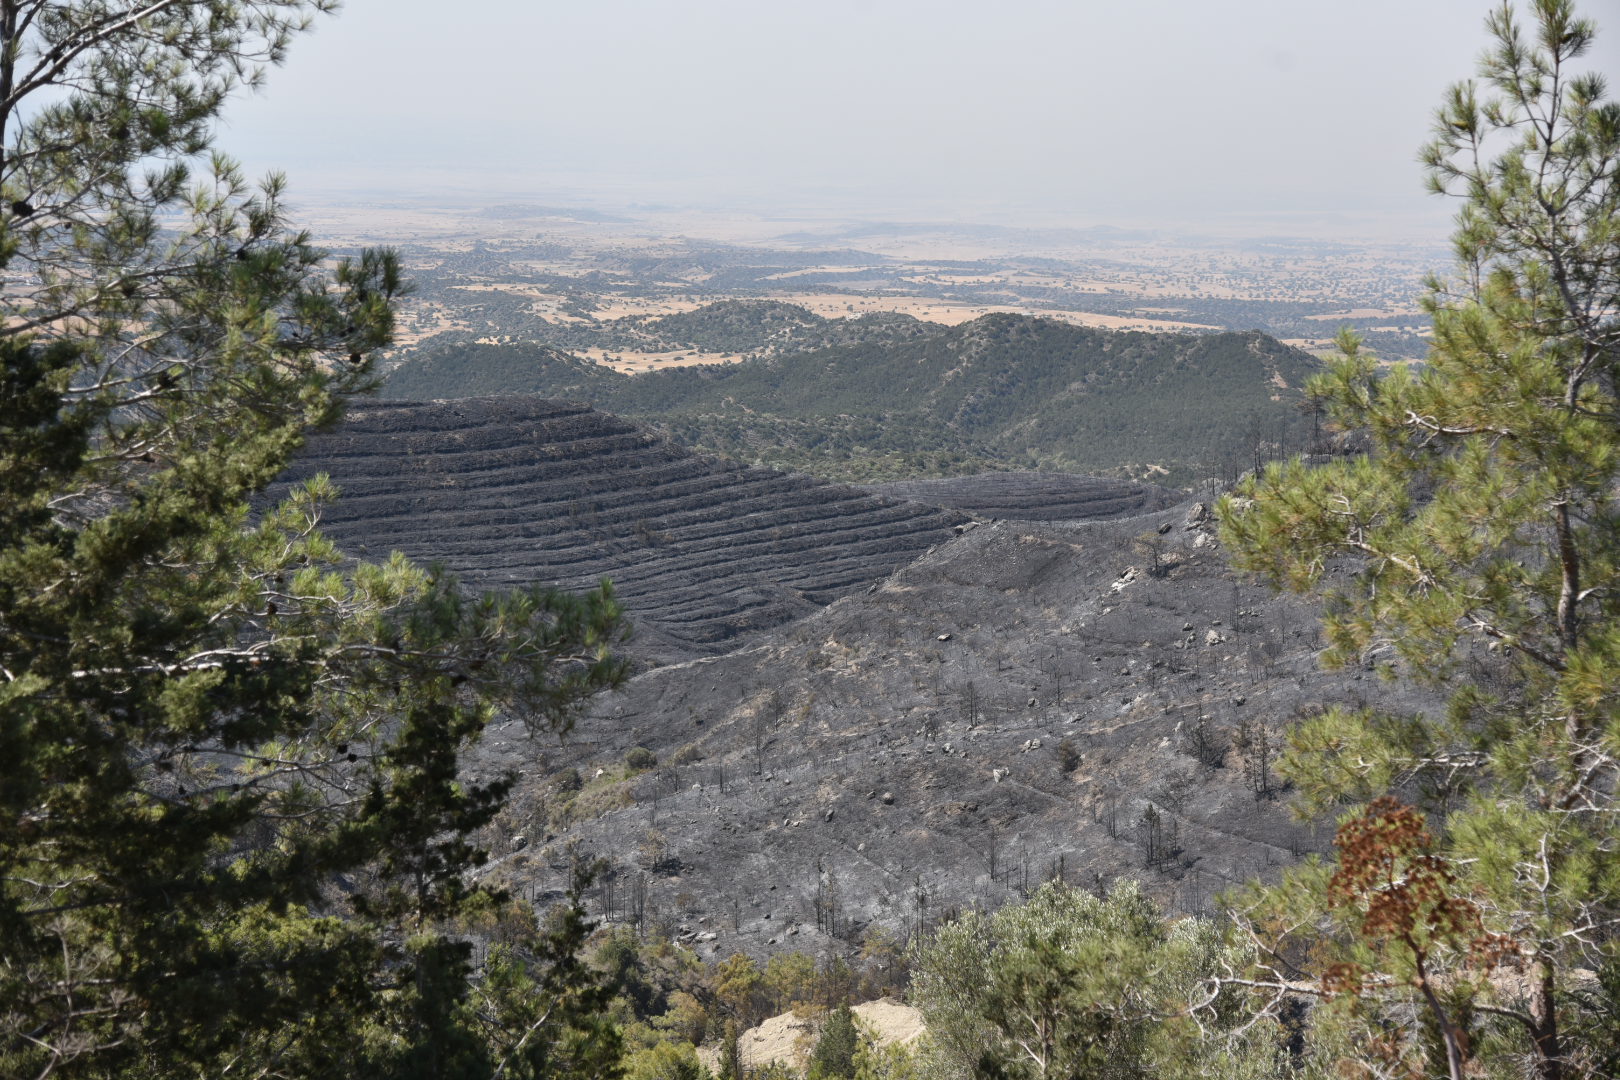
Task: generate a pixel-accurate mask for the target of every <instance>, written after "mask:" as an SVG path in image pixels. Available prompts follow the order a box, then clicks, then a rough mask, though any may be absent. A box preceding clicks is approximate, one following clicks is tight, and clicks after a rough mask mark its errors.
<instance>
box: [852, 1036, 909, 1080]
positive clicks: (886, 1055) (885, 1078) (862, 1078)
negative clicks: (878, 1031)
mask: <svg viewBox="0 0 1620 1080" xmlns="http://www.w3.org/2000/svg"><path fill="white" fill-rule="evenodd" d="M924 1039H926V1036H924ZM919 1044H921V1045H922V1047H923V1048H924V1049H926V1043H925V1042H923V1041H922V1040H919V1042H917V1043H890V1044H888V1045H887V1046H879V1045H877V1043H875V1042H874V1041H873V1040H872V1039H870V1038H867V1037H866V1036H865V1034H864V1033H863V1035H862V1038H861V1040H860V1045H859V1046H857V1047H856V1049H855V1080H922V1078H923V1075H924V1074H923V1071H922V1065H921V1062H920V1060H919V1059H920V1055H919V1053H918V1049H919Z"/></svg>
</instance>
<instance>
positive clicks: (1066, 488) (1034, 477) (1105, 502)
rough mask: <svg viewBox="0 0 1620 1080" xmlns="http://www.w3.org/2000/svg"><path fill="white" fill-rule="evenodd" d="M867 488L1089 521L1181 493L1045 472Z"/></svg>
mask: <svg viewBox="0 0 1620 1080" xmlns="http://www.w3.org/2000/svg"><path fill="white" fill-rule="evenodd" d="M867 490H868V491H873V492H876V493H877V494H879V495H887V496H890V497H891V498H896V499H908V500H910V501H912V502H920V503H927V504H928V505H929V506H944V507H950V508H951V509H954V510H962V511H965V512H967V513H970V514H974V515H976V516H978V517H986V518H1001V519H1005V520H1009V521H1089V520H1092V519H1095V518H1112V517H1120V516H1122V515H1125V514H1145V513H1148V512H1150V511H1153V510H1159V509H1162V508H1164V507H1166V506H1169V505H1171V504H1172V503H1174V502H1176V501H1177V500H1178V498H1179V496H1177V495H1175V494H1173V493H1172V492H1169V491H1166V490H1165V489H1164V488H1162V487H1159V486H1158V485H1157V484H1145V483H1140V482H1137V481H1134V480H1115V479H1112V478H1111V477H1106V476H1075V475H1073V474H1072V473H1040V472H998V473H982V474H980V475H978V476H962V477H951V478H945V479H939V480H897V481H895V482H894V483H889V484H871V485H868V487H867Z"/></svg>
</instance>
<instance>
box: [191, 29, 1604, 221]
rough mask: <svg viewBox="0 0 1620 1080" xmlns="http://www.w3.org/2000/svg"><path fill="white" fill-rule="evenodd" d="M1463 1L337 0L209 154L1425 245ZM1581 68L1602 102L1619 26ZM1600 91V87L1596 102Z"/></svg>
mask: <svg viewBox="0 0 1620 1080" xmlns="http://www.w3.org/2000/svg"><path fill="white" fill-rule="evenodd" d="M1488 7H1489V3H1488V2H1487V0H1137V2H1135V3H1130V4H1126V3H1121V2H1118V0H1000V2H992V0H972V2H964V0H814V2H810V0H730V2H728V0H574V2H571V3H537V2H534V0H459V2H458V3H456V4H454V5H449V4H446V3H445V2H444V0H348V2H347V4H346V8H345V10H344V11H343V13H342V14H341V15H339V16H338V17H337V18H336V19H335V20H325V21H323V22H321V23H320V24H319V26H318V29H317V30H316V32H315V33H314V34H312V35H310V36H308V37H306V38H304V39H302V40H300V41H298V42H297V43H296V44H295V45H294V49H293V53H292V57H291V60H290V62H289V63H288V64H287V65H286V67H284V68H282V69H279V70H277V71H274V72H272V73H271V76H270V82H269V85H268V87H267V88H266V89H265V91H264V92H263V93H262V94H260V95H257V96H256V97H254V98H253V99H250V100H244V101H240V102H238V103H236V104H235V105H234V106H232V108H231V110H230V112H229V114H228V123H227V127H226V129H225V131H224V132H223V133H222V139H221V142H222V145H223V146H224V147H225V148H226V149H227V150H229V151H231V152H233V153H235V154H237V155H238V156H240V157H242V158H243V159H244V160H245V161H246V162H247V163H248V164H249V165H250V166H251V167H253V168H254V169H255V170H256V171H257V170H262V169H263V168H267V167H270V166H277V167H283V168H286V169H287V170H288V171H289V172H291V173H292V178H293V181H294V190H295V192H296V191H297V190H298V189H299V187H300V186H303V187H305V188H306V189H309V190H315V189H319V190H321V191H323V192H332V191H342V190H345V189H354V190H356V191H360V190H363V189H371V190H386V189H390V188H392V189H395V190H400V191H402V192H410V191H412V190H419V189H424V188H428V187H446V188H448V187H454V188H458V189H461V190H463V191H465V192H468V193H474V192H479V191H483V190H488V191H490V192H492V193H494V192H506V193H525V194H528V195H531V196H532V197H534V198H536V199H537V200H540V201H544V200H546V199H552V198H554V199H563V198H566V199H569V200H572V201H579V200H584V199H592V200H598V201H600V202H601V203H603V204H604V205H606V204H610V203H615V202H618V203H622V202H625V201H630V200H651V201H662V202H676V203H701V204H705V205H709V206H725V205H735V206H738V207H746V208H750V209H759V208H767V207H772V206H780V207H782V208H791V207H795V206H802V205H822V206H831V205H837V206H840V207H842V208H844V209H847V210H850V211H852V212H857V213H859V212H863V211H864V212H868V213H872V214H889V215H891V216H892V215H894V214H897V213H906V212H910V213H912V214H913V215H914V216H918V217H929V218H943V217H957V218H961V219H967V220H996V219H999V218H1009V219H1010V218H1011V217H1013V216H1018V215H1024V216H1031V215H1033V216H1035V217H1039V216H1042V215H1051V216H1056V217H1068V218H1072V219H1074V220H1077V221H1086V220H1090V221H1108V220H1119V221H1122V222H1136V223H1140V222H1153V221H1155V220H1159V219H1163V220H1165V221H1189V220H1194V221H1195V220H1200V219H1205V218H1208V219H1211V220H1214V219H1217V218H1218V219H1223V220H1242V219H1244V217H1245V216H1246V215H1288V214H1295V213H1297V214H1300V215H1303V216H1308V215H1324V214H1329V215H1331V214H1343V215H1346V216H1347V217H1349V218H1363V219H1364V218H1368V217H1374V216H1381V215H1389V216H1391V217H1392V218H1395V217H1400V218H1406V217H1415V218H1423V217H1425V216H1428V217H1434V218H1440V217H1443V215H1444V213H1445V211H1444V209H1443V206H1442V204H1441V203H1440V202H1439V201H1438V200H1429V199H1427V198H1426V197H1425V196H1424V195H1423V193H1422V186H1421V177H1420V173H1419V170H1418V168H1417V166H1416V165H1415V163H1414V155H1415V153H1416V150H1417V148H1418V146H1419V145H1420V144H1421V143H1422V142H1423V140H1424V138H1425V137H1426V132H1427V128H1428V124H1429V116H1430V112H1431V110H1432V109H1433V107H1434V106H1435V105H1436V104H1437V103H1438V102H1439V100H1440V97H1441V94H1442V92H1443V90H1444V88H1445V87H1446V86H1447V85H1448V84H1449V83H1451V82H1453V81H1455V80H1457V79H1459V78H1461V77H1463V76H1466V75H1469V74H1471V73H1472V70H1473V64H1474V59H1475V57H1476V56H1477V55H1478V53H1479V52H1480V51H1481V49H1482V48H1483V47H1484V45H1485V36H1484V32H1483V28H1482V23H1483V18H1484V15H1485V12H1486V11H1487V10H1488ZM1583 10H1584V11H1585V13H1586V14H1588V15H1591V16H1593V17H1595V18H1596V19H1597V20H1598V22H1599V25H1600V27H1602V28H1605V29H1606V30H1607V31H1608V32H1607V33H1606V34H1604V35H1603V36H1602V37H1600V40H1599V44H1598V48H1597V49H1596V50H1594V52H1593V53H1592V54H1589V57H1588V61H1589V63H1588V64H1587V65H1586V66H1587V67H1589V68H1593V69H1596V70H1600V71H1604V72H1608V73H1612V74H1613V75H1614V76H1620V0H1586V3H1585V4H1584V5H1583ZM1613 81H1615V82H1620V78H1615V79H1614V80H1613Z"/></svg>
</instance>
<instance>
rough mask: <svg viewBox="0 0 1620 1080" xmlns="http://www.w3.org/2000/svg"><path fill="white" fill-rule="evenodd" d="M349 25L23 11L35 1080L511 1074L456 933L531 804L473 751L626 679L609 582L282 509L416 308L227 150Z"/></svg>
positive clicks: (208, 14) (12, 15)
mask: <svg viewBox="0 0 1620 1080" xmlns="http://www.w3.org/2000/svg"><path fill="white" fill-rule="evenodd" d="M333 7H335V4H334V3H331V2H329V0H239V2H225V0H208V2H202V0H184V2H183V0H142V2H135V0H61V2H45V0H0V155H3V156H0V267H3V269H4V270H5V273H6V279H7V286H6V289H5V291H4V294H3V295H0V310H3V312H4V318H0V761H3V762H4V767H3V768H0V1074H3V1075H6V1076H29V1077H45V1076H57V1077H69V1076H85V1077H97V1076H120V1077H143V1076H152V1077H165V1078H169V1077H184V1076H219V1075H227V1074H228V1075H233V1076H235V1075H243V1076H262V1075H277V1076H322V1075H327V1076H364V1075H380V1074H387V1075H390V1076H409V1075H421V1076H458V1077H459V1076H477V1075H480V1074H487V1073H488V1072H490V1071H491V1070H492V1069H494V1068H497V1067H499V1066H498V1061H499V1053H500V1052H501V1049H502V1047H503V1046H505V1045H508V1044H506V1043H503V1042H502V1040H500V1039H492V1038H489V1037H486V1035H485V1034H484V1032H483V1027H482V1025H481V1022H480V1021H479V1020H478V1019H477V1017H476V1016H475V1015H474V1013H475V1010H474V1008H473V1005H472V1002H471V993H472V990H473V981H474V979H473V976H474V974H475V973H474V972H473V971H472V967H471V955H470V949H469V946H468V945H467V943H466V942H465V941H464V940H462V939H460V938H459V937H458V936H456V935H454V934H452V933H451V932H450V931H449V930H448V929H447V922H448V920H450V919H451V918H452V917H453V916H454V915H456V914H457V912H458V911H460V910H462V909H463V908H464V907H465V906H466V905H467V904H468V903H470V902H474V901H482V899H483V896H482V893H483V890H481V889H480V888H479V887H478V886H476V885H475V884H472V883H471V878H470V877H469V871H470V870H472V869H474V868H476V867H477V865H478V864H479V863H480V862H482V861H483V858H484V856H483V854H482V852H480V851H479V850H478V849H477V847H476V845H475V844H474V843H473V842H472V839H471V838H472V834H473V833H474V832H475V830H477V829H479V828H480V827H482V826H483V825H485V824H486V823H488V822H489V821H490V820H491V819H492V817H493V816H494V814H495V813H496V812H497V811H498V810H499V809H500V807H501V804H502V801H503V799H504V797H505V795H506V792H507V789H508V787H509V783H510V782H509V780H508V779H506V778H496V779H494V780H491V781H488V782H484V783H472V782H465V781H463V780H462V779H461V778H460V776H459V775H458V761H459V757H460V754H461V752H462V750H463V749H464V748H465V747H466V746H467V745H469V744H470V742H472V741H473V740H475V739H476V738H477V737H478V735H479V733H480V732H481V731H482V729H483V728H484V726H485V725H486V724H487V723H488V722H489V720H490V718H491V717H492V716H493V715H495V714H496V712H497V711H502V712H504V713H506V714H508V715H516V716H522V717H525V718H526V719H528V720H529V721H530V722H532V723H533V724H535V725H537V726H540V727H559V726H566V724H567V723H568V722H569V719H570V717H571V716H572V715H573V711H574V710H575V709H576V708H577V707H578V705H579V703H580V702H581V701H582V699H583V698H584V697H585V696H586V695H587V694H589V693H590V692H591V691H592V690H594V689H596V688H599V687H603V686H607V685H611V684H612V683H613V682H614V681H615V680H617V679H618V678H620V677H621V676H622V670H623V669H622V665H621V664H620V663H619V662H618V661H616V660H615V659H613V657H612V656H611V655H610V653H609V652H608V649H609V647H610V646H611V645H613V644H614V643H615V642H616V641H617V640H619V638H620V637H621V636H622V632H623V628H622V625H621V622H620V618H619V614H618V611H617V609H616V607H615V605H614V603H613V600H612V597H611V594H610V592H609V591H608V590H606V589H605V588H604V589H602V590H599V591H597V592H595V593H592V594H589V595H586V596H580V597H570V596H558V595H553V594H550V593H546V592H542V591H537V590H531V591H523V592H517V593H512V594H506V595H492V596H484V597H470V596H468V595H467V594H465V593H464V592H463V591H462V590H461V589H459V588H458V587H457V586H456V584H455V583H454V582H453V581H452V580H450V579H449V578H447V577H446V576H444V575H443V574H440V573H438V572H436V571H425V570H422V569H419V568H417V567H414V566H412V565H410V564H409V563H408V562H406V561H405V560H403V559H402V558H398V557H395V558H392V559H390V560H388V561H386V562H384V563H381V564H375V565H371V564H360V565H354V564H350V563H346V562H344V561H343V560H342V559H341V556H340V554H339V553H338V552H337V551H335V550H334V549H333V547H332V546H331V545H330V544H329V543H328V542H327V541H326V540H324V539H323V538H322V537H321V535H320V532H319V529H318V522H319V515H320V509H321V506H322V505H323V504H324V503H325V502H326V501H327V500H328V499H330V498H331V497H332V495H333V492H332V491H331V490H330V488H329V485H326V484H325V483H324V482H321V481H317V482H315V483H313V484H311V485H309V486H308V487H307V488H305V489H302V490H299V491H297V492H295V493H294V494H293V495H292V497H291V498H290V499H289V500H288V501H287V502H286V503H285V504H283V505H280V506H264V505H262V504H261V502H258V501H256V496H257V495H258V493H260V492H262V491H263V489H264V488H265V487H266V485H268V484H269V483H270V481H271V480H272V479H273V478H274V477H275V476H276V475H277V474H278V473H279V472H281V471H282V469H283V468H284V467H285V465H286V463H287V461H288V459H289V456H290V455H291V454H292V453H294V452H295V451H296V450H297V448H298V447H299V445H300V443H301V441H302V439H303V437H304V435H305V433H306V432H307V431H308V430H309V429H310V428H311V427H313V426H317V425H321V424H326V423H330V422H332V421H334V420H335V419H336V418H337V416H338V415H339V413H340V411H341V406H342V403H343V401H344V400H345V399H346V398H347V397H349V396H351V395H353V394H355V393H357V392H360V391H362V390H365V389H366V388H367V387H369V386H370V385H371V383H372V381H373V379H372V374H371V368H370V354H371V352H372V350H374V349H375V348H377V347H378V346H380V345H382V344H384V343H386V341H387V340H388V335H389V332H390V328H391V318H392V315H391V308H390V304H391V302H392V301H393V299H394V298H396V297H398V296H399V295H401V293H402V292H403V291H404V283H403V281H402V279H401V277H400V273H399V269H398V265H397V261H396V260H395V259H394V257H393V256H392V255H391V254H389V253H387V252H367V253H363V254H361V255H359V256H357V257H355V258H352V259H347V260H340V261H338V263H337V264H336V266H335V268H334V269H333V270H332V271H331V273H330V274H328V273H326V272H324V271H323V269H322V267H323V261H324V260H325V257H326V256H325V253H323V252H321V251H320V250H319V249H317V248H315V247H313V246H312V245H311V243H310V241H309V239H308V237H306V236H304V235H303V234H301V233H297V232H293V231H290V230H289V229H288V228H287V225H286V223H285V220H284V216H283V213H282V210H281V207H280V196H281V192H282V188H283V185H282V181H281V180H280V179H279V178H277V177H272V178H270V179H269V180H268V181H266V182H265V183H264V184H263V185H262V186H261V187H260V188H259V189H258V190H257V191H253V190H250V188H249V187H248V185H247V184H246V183H245V181H244V180H243V178H242V177H241V175H240V173H239V171H238V170H237V168H236V167H235V166H234V165H233V164H232V163H231V162H230V161H229V160H227V159H225V158H223V157H222V156H220V155H217V154H211V153H210V151H211V140H212V130H213V124H214V121H215V119H216V118H217V116H218V115H219V112H220V109H221V108H222V106H223V104H224V102H225V101H226V99H227V98H228V96H229V95H230V93H231V92H232V91H233V90H235V89H236V88H238V87H239V86H242V85H244V84H252V83H256V82H257V81H258V80H259V79H260V78H261V77H262V74H263V66H264V65H266V64H273V63H276V62H279V61H280V59H281V58H282V56H283V55H284V53H285V50H286V48H287V46H288V43H289V41H290V39H291V38H292V36H293V35H295V34H296V33H297V32H298V31H299V30H300V29H302V28H303V27H304V26H305V25H306V24H307V20H308V18H309V17H310V16H311V15H313V14H316V13H319V12H324V11H328V10H331V9H332V8H333ZM199 169H200V174H198V170H199ZM577 937H578V935H577V934H575V935H574V936H573V937H568V936H567V935H563V936H562V937H560V938H554V939H552V940H555V941H574V940H576V939H577ZM552 951H553V952H556V950H552ZM537 955H539V957H540V962H541V967H542V968H546V969H548V970H549V966H554V964H555V962H559V957H558V956H551V955H550V954H546V953H545V951H544V950H541V953H540V954H537ZM548 957H549V958H548ZM538 977H539V978H541V979H542V981H544V978H545V976H544V975H543V974H542V975H540V976H538ZM580 977H581V978H582V979H583V978H586V977H587V976H586V975H584V974H581V976H580ZM569 1030H570V1031H571V1032H573V1034H568V1035H566V1038H569V1039H573V1038H576V1037H579V1036H578V1032H579V1030H583V1029H580V1028H578V1025H575V1026H574V1027H572V1028H570V1029H569ZM559 1037H564V1036H559ZM533 1041H534V1040H533V1039H531V1040H530V1042H529V1044H525V1045H527V1046H528V1047H529V1049H528V1050H526V1051H525V1053H526V1054H528V1055H529V1056H530V1057H532V1056H533V1054H534V1052H535V1048H534V1047H533V1045H532V1044H533ZM508 1071H509V1072H510V1071H511V1070H508Z"/></svg>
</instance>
